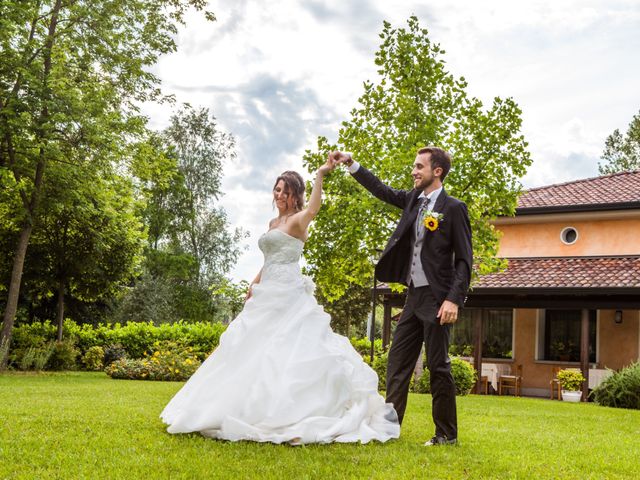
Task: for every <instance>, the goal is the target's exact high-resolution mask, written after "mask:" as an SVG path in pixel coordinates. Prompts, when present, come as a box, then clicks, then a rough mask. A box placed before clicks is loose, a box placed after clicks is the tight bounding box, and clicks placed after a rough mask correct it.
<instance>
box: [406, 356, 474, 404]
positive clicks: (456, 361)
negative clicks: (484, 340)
mask: <svg viewBox="0 0 640 480" xmlns="http://www.w3.org/2000/svg"><path fill="white" fill-rule="evenodd" d="M451 375H453V381H454V382H455V384H456V395H460V396H462V395H467V394H468V393H469V392H471V389H472V388H473V386H474V385H475V383H476V380H477V379H478V372H477V371H476V369H475V368H473V365H471V364H470V363H469V362H467V361H466V360H462V359H461V358H457V357H452V358H451ZM414 391H415V392H417V393H431V375H430V373H429V370H428V369H427V368H425V369H424V371H423V372H422V375H421V376H420V378H419V379H418V380H417V381H416V382H415V385H414Z"/></svg>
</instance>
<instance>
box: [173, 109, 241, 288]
mask: <svg viewBox="0 0 640 480" xmlns="http://www.w3.org/2000/svg"><path fill="white" fill-rule="evenodd" d="M163 137H164V140H165V142H166V145H167V147H168V150H169V152H170V155H172V156H175V158H176V159H177V165H178V171H179V173H180V176H181V177H182V179H183V181H184V189H183V192H184V197H183V199H182V202H181V205H182V209H180V214H181V215H180V219H181V220H182V222H183V225H182V228H180V229H177V230H176V231H175V233H174V238H173V239H172V240H174V241H175V242H177V243H178V244H179V245H180V247H181V249H183V250H184V251H185V252H187V253H189V254H190V255H191V256H192V257H193V258H194V259H195V261H196V265H197V277H196V279H195V280H196V282H198V283H202V284H211V283H214V282H215V281H217V280H220V278H221V277H222V276H223V275H224V274H225V273H227V272H228V271H229V269H230V268H231V267H232V266H233V265H234V264H235V262H236V260H237V258H238V255H239V253H240V250H239V248H238V244H239V242H240V241H241V240H242V238H244V237H245V234H244V233H243V231H242V230H241V229H235V231H233V232H229V230H228V229H229V225H228V221H227V215H226V212H225V211H224V209H223V208H222V207H220V206H216V205H215V202H216V201H218V200H219V198H220V196H221V195H222V192H221V191H220V184H221V181H222V164H223V162H225V161H228V160H229V161H230V160H233V159H234V158H235V151H234V146H235V141H234V139H233V137H232V136H231V135H228V134H225V133H222V132H220V131H219V130H218V128H217V124H216V121H215V118H214V117H213V116H212V115H210V113H209V110H208V109H206V108H201V109H199V110H194V109H193V108H191V107H190V106H188V105H187V106H185V108H183V109H182V110H180V111H178V112H177V113H176V114H175V115H173V116H172V117H171V123H170V125H169V127H168V128H167V129H166V130H165V131H164V132H163Z"/></svg>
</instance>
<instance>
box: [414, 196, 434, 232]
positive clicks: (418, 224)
mask: <svg viewBox="0 0 640 480" xmlns="http://www.w3.org/2000/svg"><path fill="white" fill-rule="evenodd" d="M430 200H431V199H430V198H429V197H422V200H421V201H420V207H419V208H418V219H417V221H416V237H418V236H419V235H420V231H421V230H420V229H421V228H424V225H423V223H422V214H423V213H424V211H425V210H426V209H427V206H428V205H429V201H430Z"/></svg>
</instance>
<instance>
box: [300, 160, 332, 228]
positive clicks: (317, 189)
mask: <svg viewBox="0 0 640 480" xmlns="http://www.w3.org/2000/svg"><path fill="white" fill-rule="evenodd" d="M336 165H337V163H336V162H335V160H333V159H332V158H331V157H327V161H326V163H325V164H324V165H322V166H321V167H320V168H319V169H318V171H317V172H316V178H315V181H314V182H313V189H312V190H311V196H310V197H309V203H308V204H307V206H306V208H304V209H303V210H302V211H301V212H299V213H298V214H296V217H297V218H296V220H297V223H298V225H299V226H300V229H301V230H302V231H306V230H307V228H309V224H310V223H311V220H313V219H314V218H315V217H316V215H318V212H319V211H320V206H321V205H322V180H323V179H324V177H325V175H327V174H328V173H329V172H331V171H332V170H333V169H334V168H336Z"/></svg>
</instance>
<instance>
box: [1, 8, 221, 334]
mask: <svg viewBox="0 0 640 480" xmlns="http://www.w3.org/2000/svg"><path fill="white" fill-rule="evenodd" d="M206 3H207V2H206V0H92V1H88V0H74V1H66V0H49V1H46V0H10V1H3V2H2V3H0V45H1V48H0V171H2V174H1V175H0V179H1V180H2V182H3V185H2V186H3V188H7V189H9V190H11V191H12V192H15V194H16V195H17V196H18V198H19V201H20V211H19V214H18V215H17V217H16V219H15V225H17V228H18V237H17V241H16V245H15V249H14V253H13V255H12V258H13V260H12V262H13V263H12V269H11V278H10V282H9V288H8V292H7V301H6V306H5V309H4V310H5V311H4V317H3V327H2V331H1V332H0V343H2V341H3V340H4V341H8V340H9V339H10V337H11V330H12V328H13V324H14V321H15V314H16V309H17V305H18V297H19V292H20V284H21V277H22V272H23V267H24V260H25V256H26V252H27V248H28V245H29V241H30V238H31V234H32V232H33V229H34V228H36V226H37V222H38V219H39V215H40V204H41V199H42V195H43V187H44V185H45V183H47V182H54V183H55V182H56V181H57V179H56V178H55V176H54V175H50V173H51V172H49V169H48V167H49V166H50V165H51V164H52V163H61V164H68V165H69V166H70V168H73V167H74V166H76V165H79V164H82V163H83V162H96V163H99V162H102V161H103V160H102V158H103V154H104V153H105V152H107V151H110V152H112V153H113V154H114V155H115V156H119V155H118V153H120V152H121V153H122V154H123V156H124V154H125V153H126V152H124V151H123V150H124V149H125V148H126V145H127V144H128V143H129V141H130V140H131V139H132V138H134V137H135V136H137V135H139V134H140V133H141V132H142V131H143V130H144V124H145V120H144V118H143V117H142V116H140V115H139V114H138V112H137V105H138V104H139V102H143V101H148V100H154V99H160V98H161V96H160V91H159V89H158V83H159V82H158V78H157V77H156V76H155V75H154V74H153V73H152V72H151V71H150V68H149V67H150V66H151V65H153V64H154V63H155V62H156V60H157V58H158V56H159V55H161V54H166V53H169V52H171V51H174V50H175V48H176V44H175V40H174V37H175V34H176V32H177V26H178V25H179V24H181V23H184V17H185V13H186V11H187V10H188V9H189V8H190V7H194V8H195V9H197V10H200V11H202V10H204V8H205V6H206ZM205 16H206V17H207V18H208V19H209V20H213V15H212V14H211V13H209V12H205ZM7 172H8V173H9V175H7Z"/></svg>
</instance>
